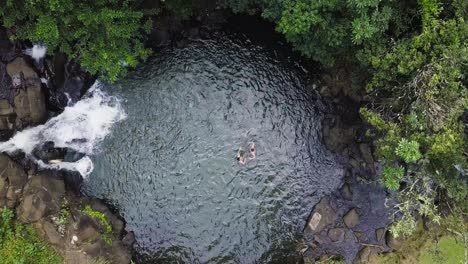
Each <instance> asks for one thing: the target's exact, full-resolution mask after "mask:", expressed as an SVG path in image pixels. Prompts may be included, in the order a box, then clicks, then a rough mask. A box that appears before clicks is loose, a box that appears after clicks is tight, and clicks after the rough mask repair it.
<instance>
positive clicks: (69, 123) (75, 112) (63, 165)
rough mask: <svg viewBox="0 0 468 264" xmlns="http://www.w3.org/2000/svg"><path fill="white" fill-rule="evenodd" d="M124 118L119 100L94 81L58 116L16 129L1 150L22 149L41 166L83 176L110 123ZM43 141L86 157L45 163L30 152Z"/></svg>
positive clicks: (90, 166)
mask: <svg viewBox="0 0 468 264" xmlns="http://www.w3.org/2000/svg"><path fill="white" fill-rule="evenodd" d="M125 118H126V114H125V111H124V110H123V108H122V105H121V101H120V100H119V99H118V98H116V97H115V96H111V95H109V94H108V93H106V92H104V91H102V84H101V83H99V82H98V81H97V82H96V83H95V84H94V85H93V86H92V87H91V88H90V89H89V91H88V92H87V93H86V94H85V95H84V96H83V98H82V99H81V100H80V101H78V102H77V103H75V104H73V105H69V106H67V107H66V108H65V109H64V111H63V112H62V113H61V114H60V115H58V116H56V117H53V118H51V119H50V120H49V121H47V122H46V123H45V124H43V125H39V126H36V127H32V128H27V129H25V130H23V131H20V132H17V133H16V134H15V135H14V136H13V137H12V138H11V139H10V140H8V141H6V142H2V143H0V152H6V153H8V154H15V153H18V152H24V153H25V154H26V157H27V158H29V159H31V160H33V161H34V162H35V163H37V164H38V165H39V167H41V168H46V169H57V170H61V169H63V170H69V171H77V172H79V173H80V174H81V175H82V176H83V177H86V176H88V175H89V174H90V173H91V172H92V171H93V168H94V166H93V162H92V161H91V158H90V157H89V156H91V155H92V154H93V153H94V152H95V151H96V150H97V149H98V145H99V143H100V142H101V141H102V140H103V139H104V138H105V137H106V136H107V135H109V133H110V132H111V128H112V126H113V125H114V124H115V123H117V122H119V121H122V120H123V119H125ZM46 142H53V143H54V147H55V148H66V149H69V150H73V151H76V152H79V153H83V154H85V156H84V157H83V158H81V159H79V160H78V161H75V162H59V163H55V164H50V163H46V162H44V161H42V160H40V159H38V158H37V157H35V156H34V155H33V151H34V149H36V148H38V147H40V146H42V145H43V144H45V143H46Z"/></svg>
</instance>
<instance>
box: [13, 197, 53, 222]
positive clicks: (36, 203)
mask: <svg viewBox="0 0 468 264" xmlns="http://www.w3.org/2000/svg"><path fill="white" fill-rule="evenodd" d="M48 200H50V196H49V195H48V194H47V193H46V192H40V193H37V194H29V195H27V196H26V197H24V199H23V201H22V202H21V204H20V206H19V207H18V210H17V214H18V218H19V220H20V221H21V222H23V223H33V222H37V221H39V220H40V219H41V218H42V217H44V216H46V215H47V210H48V208H47V205H48Z"/></svg>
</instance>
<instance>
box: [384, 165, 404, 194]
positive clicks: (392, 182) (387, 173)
mask: <svg viewBox="0 0 468 264" xmlns="http://www.w3.org/2000/svg"><path fill="white" fill-rule="evenodd" d="M404 175H405V169H404V168H403V167H401V166H391V165H385V166H384V168H383V171H382V181H383V184H384V185H385V187H387V188H388V189H390V190H398V188H399V187H400V180H401V179H402V178H403V176H404Z"/></svg>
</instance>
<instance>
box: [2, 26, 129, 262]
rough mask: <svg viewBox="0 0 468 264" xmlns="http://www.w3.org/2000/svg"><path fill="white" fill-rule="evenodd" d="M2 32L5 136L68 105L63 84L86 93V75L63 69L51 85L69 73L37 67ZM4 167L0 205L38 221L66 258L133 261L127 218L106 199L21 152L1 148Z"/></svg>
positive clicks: (40, 229) (31, 221) (28, 221)
mask: <svg viewBox="0 0 468 264" xmlns="http://www.w3.org/2000/svg"><path fill="white" fill-rule="evenodd" d="M0 35H1V39H0V54H1V56H0V57H1V62H0V76H1V80H0V96H1V98H0V137H1V140H2V141H4V140H7V139H8V138H9V137H11V136H12V135H13V134H14V133H15V132H16V131H20V130H22V129H24V128H26V127H30V126H35V125H40V124H42V123H44V122H45V121H46V120H47V119H48V116H50V115H53V114H54V113H55V111H57V110H58V111H60V109H63V107H64V106H65V104H66V101H65V104H64V102H63V100H62V102H60V101H61V100H57V98H60V97H59V96H57V95H58V94H59V90H61V91H62V94H61V95H62V97H63V96H64V91H67V89H70V88H74V90H75V96H74V98H72V99H75V100H78V98H79V97H80V96H81V94H80V93H82V91H80V89H79V88H83V87H85V81H84V80H83V79H80V78H77V75H76V74H74V76H70V74H65V70H64V69H61V71H62V72H63V73H64V75H68V76H66V80H65V81H64V82H63V85H62V86H61V87H60V86H59V88H58V89H49V88H48V85H47V82H53V81H57V79H59V78H63V77H65V76H62V77H60V76H58V75H54V76H51V77H53V78H47V77H48V76H47V74H46V72H47V71H48V69H43V71H41V70H40V69H38V68H37V67H34V64H35V63H34V61H32V60H31V58H29V57H27V56H24V55H23V54H22V53H21V50H20V49H19V48H17V47H14V45H12V44H11V43H10V42H9V41H8V39H6V35H7V34H6V32H5V31H2V32H1V34H0ZM47 63H50V61H49V62H46V64H47ZM62 66H63V67H65V64H63V65H62ZM55 70H56V71H60V70H59V69H55ZM49 72H50V71H49ZM80 74H81V75H82V76H85V75H86V74H85V73H80ZM51 86H52V85H51ZM71 86H74V87H71ZM52 87H58V86H56V85H53V86H52ZM77 87H78V91H77V90H76V88H77ZM76 91H77V92H76ZM77 93H78V94H77ZM72 96H73V94H72ZM54 100H55V101H54ZM0 171H1V173H0V211H1V210H2V208H5V207H6V208H9V209H12V210H13V211H15V212H16V221H18V222H20V223H23V224H30V225H33V226H34V227H36V229H37V230H38V233H39V235H40V236H41V237H42V238H43V239H44V240H46V241H48V242H49V243H50V244H51V245H53V247H54V248H55V249H56V251H57V252H58V253H59V254H60V255H61V256H62V258H63V260H64V261H65V263H77V264H80V263H92V262H93V261H95V260H96V259H101V258H102V259H106V260H108V261H110V263H122V264H124V263H125V264H127V263H130V260H131V253H132V244H133V243H134V237H133V234H132V233H127V232H125V230H124V227H125V224H124V221H123V220H121V219H120V218H119V217H117V216H116V215H115V214H114V213H112V212H111V210H110V209H109V208H108V207H107V206H106V205H105V204H104V203H102V202H101V201H99V200H97V199H92V198H88V197H84V196H81V195H79V194H77V193H76V192H74V191H73V190H74V189H75V188H74V187H73V186H66V184H65V179H64V177H65V176H64V174H63V173H61V172H57V171H38V170H37V166H36V165H35V164H32V163H31V162H28V161H27V160H25V159H24V157H23V156H22V155H21V154H18V155H15V156H12V157H9V156H7V155H5V154H1V155H0ZM109 230H110V231H109Z"/></svg>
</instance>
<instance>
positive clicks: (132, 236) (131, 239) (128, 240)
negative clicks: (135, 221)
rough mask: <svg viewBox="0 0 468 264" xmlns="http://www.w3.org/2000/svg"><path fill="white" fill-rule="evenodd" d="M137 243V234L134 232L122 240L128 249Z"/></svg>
mask: <svg viewBox="0 0 468 264" xmlns="http://www.w3.org/2000/svg"><path fill="white" fill-rule="evenodd" d="M135 241H136V240H135V234H134V233H133V232H128V233H127V234H125V236H124V237H123V239H122V243H123V244H124V245H125V246H127V247H132V246H133V244H134V243H135Z"/></svg>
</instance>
